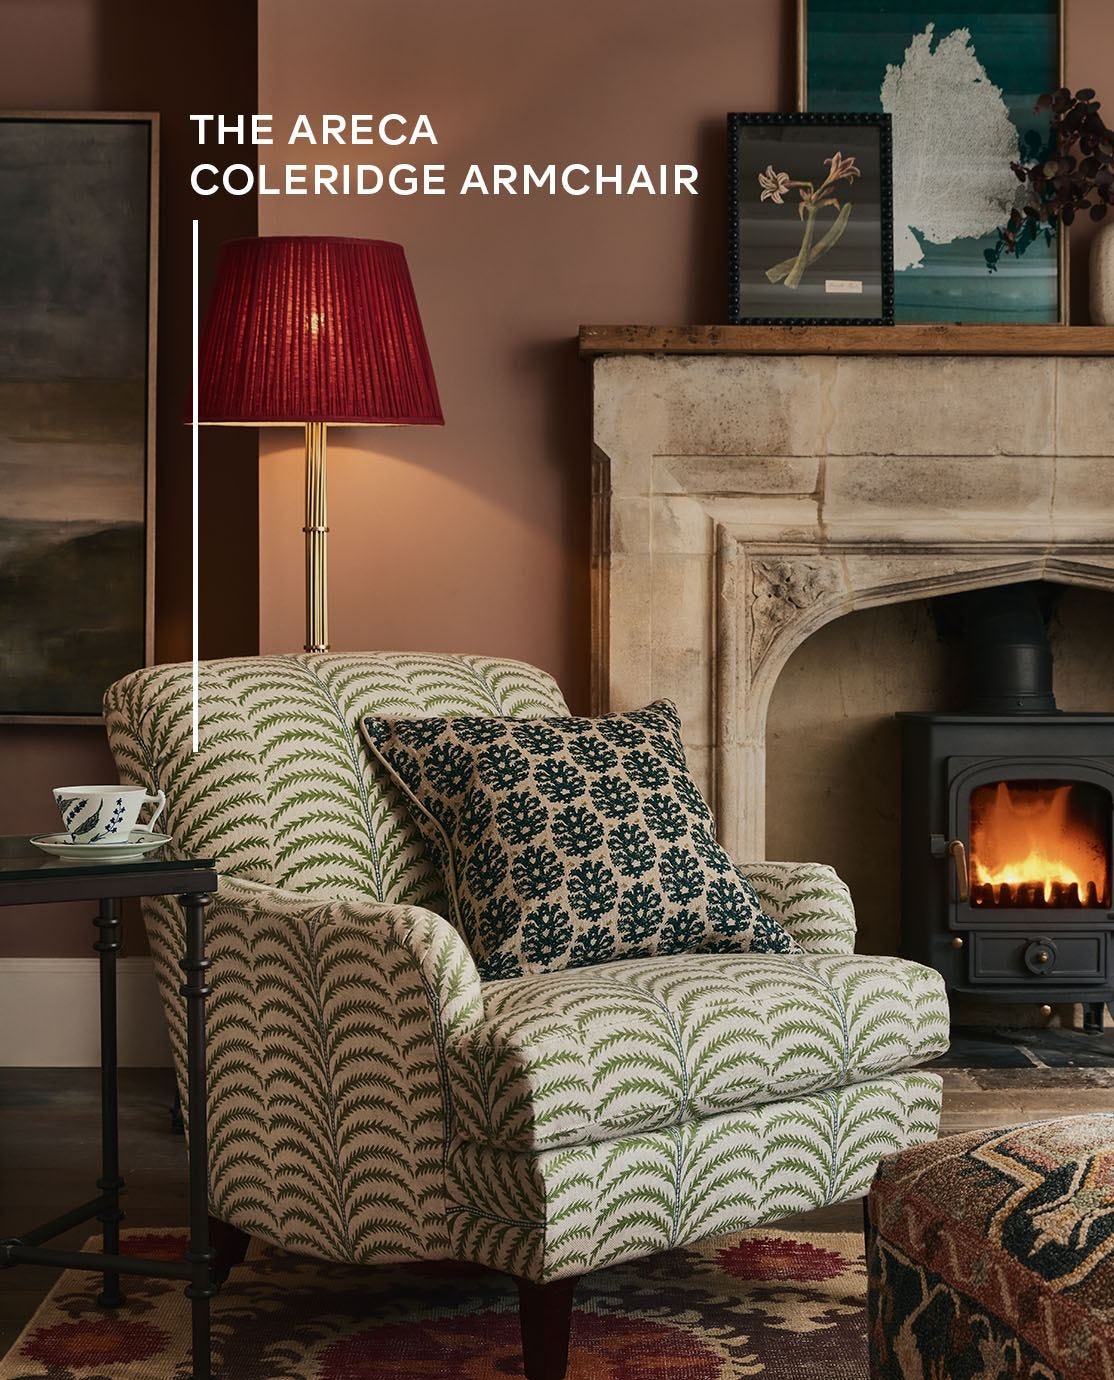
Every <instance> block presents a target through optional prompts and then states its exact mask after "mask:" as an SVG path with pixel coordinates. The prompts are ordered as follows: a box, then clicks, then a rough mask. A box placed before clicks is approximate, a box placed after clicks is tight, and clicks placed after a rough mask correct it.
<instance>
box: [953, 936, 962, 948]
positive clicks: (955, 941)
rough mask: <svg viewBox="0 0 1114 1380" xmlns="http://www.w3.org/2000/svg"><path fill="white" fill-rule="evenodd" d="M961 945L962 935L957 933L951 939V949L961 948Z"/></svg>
mask: <svg viewBox="0 0 1114 1380" xmlns="http://www.w3.org/2000/svg"><path fill="white" fill-rule="evenodd" d="M963 945H964V939H963V936H962V935H961V934H957V935H956V936H955V938H954V939H953V940H952V948H953V949H962V948H963Z"/></svg>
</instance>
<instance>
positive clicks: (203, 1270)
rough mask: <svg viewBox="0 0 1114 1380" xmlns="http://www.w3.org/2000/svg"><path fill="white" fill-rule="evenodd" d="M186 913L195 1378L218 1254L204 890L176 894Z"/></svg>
mask: <svg viewBox="0 0 1114 1380" xmlns="http://www.w3.org/2000/svg"><path fill="white" fill-rule="evenodd" d="M178 899H179V901H180V903H181V905H182V909H183V910H184V911H185V915H186V953H185V957H184V958H183V959H182V960H181V962H180V963H179V965H178V966H179V967H180V968H181V970H182V973H183V974H184V977H185V981H184V982H183V983H182V984H181V986H180V988H179V989H178V990H179V991H180V992H181V993H182V996H183V997H185V999H186V1093H187V1100H188V1103H189V1160H190V1178H189V1193H190V1211H189V1217H190V1223H189V1225H190V1242H189V1249H188V1250H187V1251H186V1259H187V1260H188V1261H189V1262H190V1264H191V1265H192V1266H193V1278H192V1280H191V1281H190V1283H189V1284H188V1285H187V1287H186V1297H187V1298H188V1299H189V1300H190V1301H191V1303H192V1314H193V1319H192V1322H193V1325H192V1337H193V1380H211V1375H212V1360H211V1347H210V1333H209V1301H210V1300H211V1299H212V1297H213V1295H214V1294H215V1293H216V1292H217V1284H216V1282H215V1280H214V1277H213V1266H214V1262H215V1260H216V1253H215V1252H214V1251H213V1250H212V1249H211V1248H210V1246H209V1135H208V1109H207V1106H206V1092H207V1080H206V1073H205V998H206V997H207V996H208V995H209V987H208V984H207V983H206V981H205V974H206V971H207V969H208V967H209V960H208V959H207V958H206V957H205V907H206V905H208V902H209V898H208V897H207V896H204V895H189V896H180V897H179V898H178Z"/></svg>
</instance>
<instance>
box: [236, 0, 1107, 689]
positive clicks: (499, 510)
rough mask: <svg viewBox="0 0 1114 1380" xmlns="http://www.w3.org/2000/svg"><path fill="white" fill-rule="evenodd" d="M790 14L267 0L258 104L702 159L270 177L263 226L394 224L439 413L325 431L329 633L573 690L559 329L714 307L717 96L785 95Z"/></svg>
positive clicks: (288, 631)
mask: <svg viewBox="0 0 1114 1380" xmlns="http://www.w3.org/2000/svg"><path fill="white" fill-rule="evenodd" d="M794 10H795V5H794V4H793V3H791V0H698V3H693V4H689V5H681V4H678V3H677V0H566V2H565V3H563V4H559V5H539V4H523V3H521V0H484V3H479V2H478V0H462V2H461V3H457V4H446V3H445V2H444V0H375V3H371V4H369V3H367V0H317V2H316V3H314V4H312V5H311V4H306V3H303V0H269V3H268V4H267V5H266V7H265V20H264V22H263V23H262V24H261V27H260V77H259V82H260V102H261V105H262V107H263V109H265V110H268V111H270V112H272V113H273V114H274V115H275V116H276V121H277V127H281V126H283V125H285V124H287V123H288V122H289V121H290V120H292V119H293V117H294V116H295V115H296V114H297V113H298V112H299V111H305V112H307V113H309V114H311V115H314V116H316V115H320V113H322V112H324V111H328V112H337V113H345V112H351V111H370V112H373V113H384V112H387V111H395V110H397V111H401V112H407V113H411V114H413V113H417V112H418V111H425V112H426V113H428V114H429V115H430V117H431V119H432V120H433V124H434V127H435V129H436V130H437V133H438V135H439V137H440V139H441V141H442V142H441V145H440V149H439V152H440V154H441V155H442V161H445V162H447V163H450V164H453V165H455V166H458V167H460V168H461V169H462V168H463V166H466V165H467V164H468V163H469V162H471V161H476V162H481V163H491V162H494V161H500V162H507V163H520V162H526V161H530V162H535V163H545V162H547V161H550V160H553V161H555V162H557V163H558V164H563V163H565V162H568V161H573V160H580V161H584V162H587V163H595V162H597V161H599V162H624V163H633V162H637V161H640V160H643V161H646V162H653V163H657V162H695V163H698V164H699V165H700V166H701V169H702V195H701V196H700V198H699V199H691V198H683V199H679V200H665V199H662V200H649V199H627V200H622V199H619V200H613V199H596V198H588V197H585V198H583V199H579V200H576V199H563V198H559V199H554V200H548V199H546V198H541V197H531V198H520V199H517V200H511V199H507V198H494V197H492V198H487V199H483V198H475V197H468V198H463V199H462V198H459V197H456V196H447V197H445V198H443V199H421V198H412V199H398V198H389V199H384V200H379V199H373V198H352V199H348V200H340V199H337V200H330V199H320V200H315V199H313V198H304V199H300V198H283V197H267V198H264V199H263V201H262V204H261V206H260V233H262V234H291V233H295V234H297V233H311V234H319V233H327V234H346V235H368V236H379V237H383V238H388V239H397V240H400V241H401V242H402V243H403V244H404V245H405V246H406V250H407V253H408V255H409V258H410V264H411V269H412V272H413V274H414V279H415V283H416V286H417V291H418V298H419V301H420V303H421V306H422V311H423V315H424V318H425V322H426V326H427V331H428V335H429V339H430V346H431V349H432V352H433V358H434V364H435V366H436V369H437V375H438V380H439V383H440V386H441V390H442V395H443V400H444V405H445V416H446V421H447V425H446V427H445V429H444V431H436V430H427V431H409V432H406V431H402V432H390V433H377V432H372V431H359V432H337V433H335V434H334V436H333V439H332V441H331V456H332V470H331V476H330V485H331V487H330V492H331V497H332V512H331V526H332V555H331V559H332V597H331V609H332V621H333V644H334V646H335V647H337V648H339V649H355V648H375V647H402V648H412V649H430V650H454V649H455V650H472V651H485V652H501V653H505V654H507V655H511V656H520V657H524V658H526V659H527V660H530V661H535V662H538V663H540V664H541V665H543V666H546V667H547V668H549V669H550V670H552V671H553V672H554V673H555V674H556V675H557V677H558V678H559V680H560V681H561V682H562V684H563V685H564V686H565V688H566V690H567V692H568V694H569V696H570V698H571V699H572V701H573V702H574V704H575V705H577V706H580V707H584V706H586V701H587V646H588V598H587V560H586V540H587V532H588V498H587V494H588V476H587V452H586V440H585V438H586V432H587V422H586V411H587V406H588V398H587V379H586V377H585V374H584V372H583V371H582V368H581V366H579V365H578V362H577V360H576V357H575V351H574V348H573V345H572V343H571V341H572V337H573V336H574V334H575V332H576V328H577V326H578V324H579V323H581V322H649V321H657V322H698V321H715V320H718V319H721V313H722V302H723V287H722V285H723V278H724V271H723V259H724V201H723V194H722V191H721V181H722V167H723V140H722V135H721V132H720V131H721V125H722V122H723V113H724V112H725V111H727V110H776V109H781V108H791V103H792V100H793V93H794V86H793V67H794V61H795V56H794V54H795V36H794V34H795V28H794V25H795V21H794ZM1109 14H1110V11H1109V5H1108V0H1068V28H1069V72H1070V75H1071V76H1072V77H1073V78H1074V79H1075V80H1076V82H1077V83H1078V84H1080V85H1081V84H1083V83H1084V82H1089V83H1091V84H1094V85H1096V86H1101V85H1102V81H1103V73H1104V72H1107V71H1109V70H1110V66H1111V62H1112V60H1114V22H1112V21H1111V19H1110V18H1109ZM1100 94H1101V92H1100ZM1109 99H1110V102H1111V104H1112V105H1114V92H1112V93H1111V95H1110V98H1109ZM418 147H419V148H422V147H425V148H428V146H421V145H419V146H418ZM301 148H302V150H303V151H304V153H305V157H306V159H307V161H313V157H314V154H315V151H314V150H313V149H308V148H307V146H305V145H302V146H301ZM265 152H266V151H265ZM274 152H275V154H276V156H278V157H279V158H280V160H281V157H283V156H289V154H288V152H287V150H285V149H282V150H281V153H280V151H279V150H278V149H276V150H275V151H274ZM350 152H352V151H349V150H338V149H336V148H334V149H333V150H332V151H331V152H329V153H328V154H327V155H326V153H325V151H324V150H317V151H316V156H317V157H318V158H320V159H321V161H328V162H335V161H343V158H344V156H345V154H346V153H350ZM354 152H355V153H356V154H357V155H359V154H360V153H361V151H360V150H355V151H354ZM377 152H378V150H376V149H370V150H363V151H362V153H363V155H364V156H365V158H366V157H367V155H369V154H370V155H371V156H372V157H371V158H370V159H367V161H374V156H375V154H376V153H377ZM353 161H359V160H358V158H357V159H354V160H353ZM1079 248H1080V249H1081V250H1083V251H1085V244H1083V243H1082V240H1080V241H1079ZM1076 257H1077V258H1078V255H1077V256H1076ZM1075 278H1076V286H1077V292H1078V291H1079V290H1082V289H1085V281H1084V275H1083V274H1082V273H1076V275H1075ZM1084 295H1085V294H1084ZM1076 319H1083V318H1082V317H1081V316H1079V315H1078V314H1077V316H1076ZM262 456H263V462H262V465H263V468H262V474H261V519H262V531H261V550H260V560H261V571H262V581H261V584H262V601H261V610H260V617H261V645H262V647H263V648H264V650H289V649H292V648H296V647H299V646H300V645H301V642H302V584H301V581H302V566H301V552H300V541H301V537H300V532H299V529H300V526H301V521H302V519H301V514H300V504H301V472H302V460H301V452H300V448H299V442H298V441H297V439H296V438H294V437H293V436H292V435H291V434H289V433H280V434H278V435H271V436H267V437H266V438H265V439H264V441H263V443H262Z"/></svg>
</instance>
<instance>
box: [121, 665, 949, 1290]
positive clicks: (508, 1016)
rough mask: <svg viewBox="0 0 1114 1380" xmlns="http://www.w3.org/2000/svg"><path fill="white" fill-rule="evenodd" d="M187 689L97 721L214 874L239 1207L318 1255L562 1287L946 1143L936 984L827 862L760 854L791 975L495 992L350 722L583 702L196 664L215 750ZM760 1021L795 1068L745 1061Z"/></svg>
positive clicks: (140, 690) (223, 1084)
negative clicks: (857, 939) (873, 940)
mask: <svg viewBox="0 0 1114 1380" xmlns="http://www.w3.org/2000/svg"><path fill="white" fill-rule="evenodd" d="M190 695H191V667H190V666H189V665H188V664H183V665H179V666H159V667H153V668H151V669H148V670H144V671H139V672H136V673H135V674H133V675H131V676H128V677H126V678H125V679H124V680H121V681H119V682H117V684H116V685H114V686H113V687H111V689H110V690H109V692H108V695H107V697H106V701H105V714H106V721H107V726H108V731H109V737H110V740H111V744H112V750H113V753H114V754H115V757H116V762H117V767H118V771H119V773H120V777H121V779H122V780H124V781H127V782H133V783H135V784H142V785H145V786H147V787H148V788H149V789H162V790H165V791H166V793H167V796H168V802H169V803H168V825H167V832H168V833H170V834H171V835H172V837H173V840H174V844H173V847H174V850H175V851H176V852H177V853H178V854H180V855H187V854H191V855H195V856H210V857H215V858H216V859H217V860H218V862H219V864H220V869H221V885H220V891H219V893H218V895H217V897H216V898H215V900H214V902H213V904H212V906H211V907H210V910H209V916H208V923H207V937H208V947H209V953H210V956H211V958H212V960H213V964H212V968H211V970H210V980H211V985H212V992H213V995H212V997H211V998H210V1004H209V1005H210V1010H209V1037H210V1040H209V1043H210V1052H209V1069H210V1124H211V1155H210V1166H209V1169H210V1180H211V1185H212V1194H213V1204H214V1210H215V1211H216V1213H217V1215H218V1216H220V1217H222V1218H224V1219H225V1220H227V1221H229V1222H231V1223H233V1224H234V1225H236V1226H239V1227H241V1228H242V1229H244V1230H245V1231H248V1232H250V1233H251V1234H253V1235H255V1236H258V1237H260V1238H262V1239H263V1240H266V1241H270V1242H273V1243H275V1244H277V1245H280V1246H283V1247H285V1248H287V1249H290V1250H295V1251H301V1252H303V1253H305V1254H308V1255H311V1256H317V1257H320V1258H324V1259H335V1260H349V1261H366V1262H380V1261H382V1262H387V1261H394V1260H406V1259H423V1258H425V1259H438V1258H451V1257H457V1258H460V1259H464V1260H473V1261H477V1262H479V1263H482V1264H486V1265H491V1266H494V1267H496V1268H500V1269H505V1270H508V1271H510V1272H511V1273H514V1274H518V1275H522V1276H525V1277H527V1278H531V1279H535V1280H547V1279H554V1278H558V1277H560V1276H562V1275H567V1274H575V1273H580V1272H582V1271H584V1270H588V1269H591V1268H593V1267H595V1266H597V1265H602V1264H606V1263H608V1262H610V1261H614V1260H620V1259H626V1258H631V1257H637V1256H640V1255H644V1254H648V1253H651V1252H653V1251H656V1250H659V1249H663V1248H665V1247H668V1246H669V1245H671V1244H680V1243H683V1242H685V1241H690V1240H695V1239H697V1238H699V1237H701V1236H706V1235H710V1234H712V1233H719V1232H726V1231H731V1230H734V1229H735V1228H737V1227H741V1226H745V1225H748V1224H752V1223H756V1222H764V1221H770V1220H773V1219H776V1218H777V1217H779V1216H783V1215H785V1214H787V1213H791V1212H796V1211H800V1210H802V1209H804V1208H807V1207H810V1206H814V1205H817V1204H821V1203H825V1202H834V1201H837V1200H839V1199H840V1198H844V1197H848V1196H851V1195H854V1194H856V1193H859V1192H862V1191H863V1190H864V1188H865V1187H866V1186H867V1184H868V1183H869V1181H870V1178H871V1175H872V1173H873V1171H874V1167H875V1165H876V1163H877V1161H878V1159H879V1157H880V1156H881V1155H882V1154H884V1153H886V1152H887V1151H891V1150H897V1149H900V1148H902V1147H904V1146H906V1145H912V1144H917V1143H919V1142H922V1141H924V1140H927V1139H930V1138H931V1137H932V1136H933V1135H934V1134H935V1131H936V1126H937V1119H938V1114H939V1101H940V1080H939V1078H938V1076H937V1075H935V1074H932V1073H926V1072H918V1071H916V1070H915V1069H913V1068H912V1067H911V1066H912V1065H913V1064H914V1063H915V1062H916V1061H917V1060H918V1059H919V1058H920V1059H924V1058H928V1057H930V1056H931V1055H933V1054H934V1053H936V1052H937V1051H938V1050H940V1049H942V1048H943V1047H944V1046H945V1045H946V1042H947V1008H946V1002H945V999H944V995H943V989H942V986H941V984H940V980H939V978H938V977H937V976H936V975H935V974H933V973H930V972H928V971H927V970H925V969H920V968H917V967H916V966H915V965H912V964H909V963H905V962H903V961H901V960H899V959H872V958H864V957H851V952H852V949H853V942H854V916H853V912H852V909H851V905H850V899H849V897H848V894H847V890H846V888H845V887H844V886H843V884H842V883H841V882H840V881H839V879H838V878H837V877H836V876H835V874H834V873H833V872H832V871H831V869H830V868H826V867H822V866H819V865H816V864H804V865H799V864H791V863H766V862H763V863H751V864H744V870H745V871H746V873H747V875H748V876H749V878H750V880H751V882H752V883H753V885H754V886H755V888H756V890H757V891H758V893H759V896H760V899H761V900H762V903H763V906H764V908H765V909H766V910H767V911H768V913H769V914H770V915H772V916H773V917H774V918H775V919H777V920H778V921H779V922H780V923H781V924H782V925H784V926H785V928H786V929H787V930H788V931H789V932H790V933H791V934H792V935H793V937H794V938H795V939H796V940H797V942H798V943H799V944H800V945H802V947H803V948H805V949H806V950H807V951H808V952H807V953H805V954H803V955H800V956H793V957H790V956H785V957H782V956H777V957H771V956H766V955H764V956H762V957H761V958H759V957H750V956H747V955H739V956H738V957H734V956H725V955H676V956H672V957H669V958H655V959H645V960H632V961H625V962H622V963H618V964H613V965H609V966H605V967H603V968H600V969H581V970H576V971H573V972H569V973H554V974H547V975H541V976H538V977H524V978H518V979H514V980H512V981H509V982H493V983H488V984H484V983H481V981H480V978H479V975H478V972H477V970H476V965H475V963H474V961H473V959H472V956H471V954H470V953H469V951H468V948H467V946H466V944H465V943H464V941H463V940H462V938H461V937H460V935H459V934H458V933H457V932H456V930H455V929H454V928H453V926H452V925H451V924H450V923H449V922H448V921H447V920H446V919H444V918H443V916H444V915H445V914H446V911H445V909H444V904H445V903H444V899H443V898H442V897H441V895H440V885H439V882H438V880H437V877H436V875H435V873H434V872H433V871H432V869H431V868H430V867H429V866H428V865H427V863H426V860H425V853H424V851H423V849H422V846H421V840H420V839H419V838H418V836H417V834H416V832H415V830H414V828H413V826H412V825H411V823H410V820H409V816H408V812H407V811H406V809H405V808H404V807H403V806H402V803H401V801H399V800H398V799H397V798H396V797H393V796H392V795H391V794H390V792H389V791H386V790H384V789H383V788H381V787H380V786H379V785H378V783H377V781H376V779H375V777H374V774H373V772H372V769H371V766H370V763H369V762H368V759H367V757H366V754H365V753H364V751H363V748H362V744H360V742H359V741H358V725H359V722H360V720H361V718H362V717H364V716H366V715H383V716H392V715H394V716H413V715H424V714H429V715H444V714H467V715H476V714H485V713H490V714H492V715H497V716H511V715H514V716H521V717H544V716H546V715H553V714H559V713H562V712H565V706H564V702H563V700H562V698H561V695H560V692H559V690H558V689H557V687H556V685H555V684H554V683H553V681H552V680H551V679H550V677H549V676H547V675H545V674H544V673H543V672H541V671H537V670H535V669H533V668H531V667H528V666H523V665H521V664H519V663H515V662H508V661H500V660H494V659H490V658H483V657H450V656H419V655H413V654H405V653H396V654H387V653H382V654H369V655H365V656H342V655H315V654H304V655H295V656H282V657H258V658H245V659H237V660H229V661H220V662H210V663H203V664H202V666H201V672H200V710H201V746H200V751H199V752H198V753H197V754H196V755H194V754H192V752H191V743H190ZM144 917H145V920H146V924H147V929H148V933H149V936H150V939H151V947H152V952H153V954H154V958H155V964H156V970H157V972H158V976H159V981H160V985H161V989H162V994H163V1001H164V1005H165V1008H166V1012H167V1018H168V1021H169V1025H170V1030H171V1037H172V1043H173V1047H174V1052H175V1058H176V1061H177V1063H178V1068H179V1072H181V1070H182V1067H183V1060H182V1056H183V1036H184V1018H183V1016H184V1013H183V1006H182V998H181V996H180V995H179V992H178V984H179V982H180V977H181V975H180V972H179V971H178V968H177V959H178V956H179V954H180V952H181V935H182V920H181V916H180V914H179V912H178V908H177V907H176V906H175V905H174V903H173V901H172V900H157V901H150V902H145V904H144ZM823 956H826V957H823ZM756 964H768V965H770V966H768V967H762V968H760V969H758V973H757V975H756V971H755V965H756ZM620 982H621V990H616V988H615V986H614V984H616V983H620ZM601 984H602V985H601ZM607 984H612V985H610V986H609V985H607ZM753 1002H760V1003H761V1004H762V1010H763V1011H764V1013H765V1014H764V1016H763V1019H764V1020H765V1021H766V1022H767V1026H766V1030H767V1040H769V1039H773V1040H774V1042H775V1044H776V1045H777V1049H776V1051H775V1052H774V1053H771V1051H770V1050H769V1049H767V1048H765V1047H764V1048H763V1049H762V1050H761V1051H759V1050H758V1049H757V1048H754V1047H753V1046H754V1031H755V1029H756V1028H757V1022H756V1019H755V1018H753V1017H750V1016H746V1017H745V1019H744V1013H745V1011H746V1010H747V1009H748V1008H749V1006H750V1004H751V1003H753ZM649 1012H653V1013H654V1014H653V1019H649V1018H648V1015H647V1013H649ZM636 1020H637V1022H638V1026H637V1028H636V1027H635V1022H636ZM770 1031H773V1032H774V1033H773V1034H772V1035H771V1034H770V1033H769V1032H770ZM669 1041H672V1043H671V1044H670V1043H669ZM752 1055H753V1063H752ZM570 1070H572V1071H574V1074H575V1076H574V1077H573V1079H572V1081H571V1082H569V1083H568V1085H567V1088H566V1086H565V1084H566V1075H568V1074H569V1072H570ZM640 1083H641V1084H643V1085H644V1087H641V1088H640V1087H639V1086H638V1085H639V1084H640ZM624 1085H625V1087H624ZM678 1090H679V1092H678ZM771 1098H772V1100H771ZM566 1103H567V1105H566Z"/></svg>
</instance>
